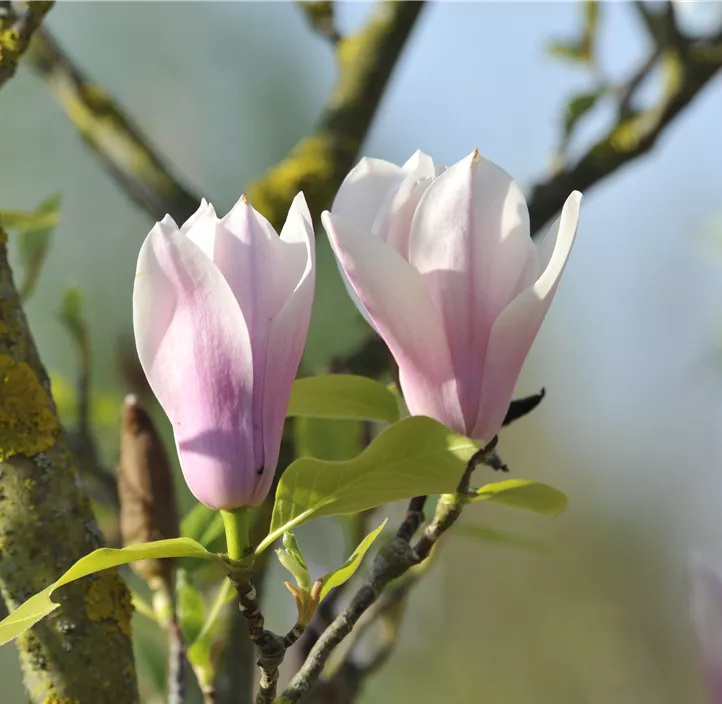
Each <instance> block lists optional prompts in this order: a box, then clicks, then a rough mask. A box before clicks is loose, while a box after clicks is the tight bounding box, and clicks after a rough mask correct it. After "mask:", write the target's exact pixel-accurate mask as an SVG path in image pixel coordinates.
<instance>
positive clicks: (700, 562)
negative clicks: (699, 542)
mask: <svg viewBox="0 0 722 704" xmlns="http://www.w3.org/2000/svg"><path fill="white" fill-rule="evenodd" d="M691 586H692V621H693V623H694V627H695V630H696V631H697V638H698V640H699V646H700V654H701V657H702V666H703V668H704V672H705V674H706V676H707V688H708V692H709V697H710V698H709V701H710V704H722V572H720V571H719V570H718V569H716V568H715V567H713V566H712V565H711V564H710V563H709V562H708V561H707V560H706V559H705V558H703V557H702V556H701V555H699V554H695V555H694V556H693V559H692V563H691Z"/></svg>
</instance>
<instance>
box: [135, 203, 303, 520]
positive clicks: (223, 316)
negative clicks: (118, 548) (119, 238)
mask: <svg viewBox="0 0 722 704" xmlns="http://www.w3.org/2000/svg"><path fill="white" fill-rule="evenodd" d="M314 283H315V251H314V239H313V228H312V225H311V218H310V215H309V212H308V207H307V206H306V201H305V199H304V197H303V194H301V193H299V194H298V195H297V196H296V199H295V200H294V201H293V205H292V206H291V209H290V211H289V213H288V219H287V220H286V224H285V225H284V227H283V230H282V231H281V236H280V237H279V236H278V235H277V234H276V232H275V231H274V229H273V227H272V226H271V224H270V223H269V222H268V221H267V220H266V219H265V218H264V217H263V216H262V215H261V214H260V213H258V212H256V211H255V210H254V209H253V208H252V207H251V206H250V205H249V203H248V200H247V199H246V197H245V196H242V197H241V199H240V200H239V201H238V203H236V205H235V206H234V208H233V209H232V210H231V211H230V213H228V215H226V217H225V218H223V219H221V220H219V219H218V218H217V217H216V213H215V210H214V209H213V206H212V205H210V204H209V203H206V201H205V200H204V201H203V202H202V203H201V206H200V207H199V208H198V210H197V211H196V213H195V214H194V215H193V216H191V218H190V219H189V220H188V221H187V222H186V223H185V224H184V225H183V226H182V227H181V228H180V229H179V228H178V226H177V225H176V224H175V222H173V220H172V219H171V218H170V217H169V216H166V217H165V218H164V219H163V220H162V221H161V222H159V223H157V224H156V225H155V227H154V228H153V229H152V230H151V232H150V234H149V235H148V237H147V238H146V240H145V242H144V243H143V246H142V247H141V250H140V254H139V255H138V267H137V271H136V277H135V286H134V289H133V326H134V329H135V340H136V345H137V348H138V356H139V358H140V363H141V365H142V366H143V370H144V371H145V374H146V376H147V377H148V382H149V383H150V387H151V389H152V390H153V393H154V394H155V395H156V397H157V398H158V401H159V403H160V405H161V406H162V407H163V410H164V411H165V412H166V414H167V415H168V418H169V419H170V421H171V424H172V425H173V433H174V435H175V441H176V445H177V448H178V454H179V457H180V463H181V468H182V469H183V474H184V476H185V479H186V482H187V483H188V486H189V487H190V490H191V491H192V492H193V494H194V495H195V496H196V498H197V499H198V500H199V501H202V502H203V503H204V504H206V505H207V506H209V507H211V508H214V509H232V508H239V507H242V506H247V505H251V506H253V505H256V504H258V503H260V502H261V501H263V499H264V498H265V496H266V494H267V493H268V490H269V488H270V486H271V481H272V479H273V474H274V472H275V469H276V464H277V462H278V453H279V448H280V444H281V433H282V431H283V423H284V419H285V415H286V408H287V406H288V399H289V395H290V392H291V386H292V385H293V380H294V377H295V375H296V372H297V370H298V365H299V362H300V360H301V354H302V352H303V347H304V344H305V341H306V333H307V332H308V324H309V320H310V316H311V305H312V302H313V291H314Z"/></svg>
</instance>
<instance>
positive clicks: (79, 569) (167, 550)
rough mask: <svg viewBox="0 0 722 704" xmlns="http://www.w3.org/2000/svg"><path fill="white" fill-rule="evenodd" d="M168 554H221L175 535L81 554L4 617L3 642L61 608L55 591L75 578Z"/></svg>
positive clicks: (0, 634) (208, 556)
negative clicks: (68, 567) (45, 585)
mask: <svg viewBox="0 0 722 704" xmlns="http://www.w3.org/2000/svg"><path fill="white" fill-rule="evenodd" d="M164 557H196V558H202V559H204V560H218V561H220V558H219V557H218V555H214V554H213V553H211V552H208V551H207V550H206V549H205V548H204V547H203V546H202V545H200V544H198V543H197V542H196V541H195V540H190V539H189V538H172V539H170V540H157V541H155V542H153V543H142V544H140V545H130V546H128V547H127V548H121V549H118V550H114V549H111V548H100V549H99V550H94V551H93V552H91V553H90V555H86V556H85V557H82V558H80V560H78V561H77V562H76V563H75V564H74V565H73V566H72V567H71V568H70V569H69V570H68V571H67V572H66V573H65V574H64V575H63V576H62V577H60V579H58V581H57V582H55V583H53V584H51V585H50V586H49V587H46V588H45V589H43V591H41V592H39V593H37V594H35V596H31V597H30V598H29V599H28V600H27V601H26V602H25V603H23V604H21V605H20V606H19V607H18V608H17V609H15V611H13V612H12V613H11V614H10V615H9V616H8V617H7V618H5V619H3V620H2V621H0V645H3V644H5V643H7V642H8V641H10V640H12V639H13V638H16V637H17V636H19V635H20V634H21V633H23V631H26V630H27V629H28V628H30V627H31V626H33V625H35V624H36V623H37V622H38V621H40V619H42V618H44V617H45V616H47V615H48V614H49V613H51V612H52V611H54V610H55V609H57V608H58V606H59V604H55V603H53V602H52V601H51V599H50V597H51V596H52V594H53V592H54V591H55V590H56V589H57V588H58V587H61V586H63V585H64V584H68V583H69V582H74V581H75V580H76V579H80V578H81V577H87V576H88V575H89V574H92V573H93V572H99V571H100V570H106V569H108V568H109V567H117V566H118V565H125V564H127V563H129V562H135V561H136V560H148V559H153V558H164Z"/></svg>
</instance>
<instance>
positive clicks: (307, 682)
mask: <svg viewBox="0 0 722 704" xmlns="http://www.w3.org/2000/svg"><path fill="white" fill-rule="evenodd" d="M495 449H496V438H495V439H494V440H493V441H492V442H490V443H489V444H488V445H487V446H486V447H484V448H482V449H481V450H479V452H477V453H476V454H475V455H474V456H473V457H472V458H471V459H470V460H469V462H468V464H467V466H466V469H465V470H464V474H463V475H462V477H461V479H460V480H459V484H458V486H457V489H456V493H455V494H450V495H444V496H442V497H441V498H440V499H439V502H438V504H437V507H436V513H435V515H434V518H433V520H432V521H431V522H430V523H429V524H428V525H427V526H426V528H425V529H424V531H423V532H422V534H421V537H420V538H419V540H418V541H417V542H416V544H415V545H414V546H413V547H412V546H411V545H410V539H411V536H412V535H413V532H412V531H411V530H410V527H411V526H412V525H413V524H414V523H415V522H416V521H417V520H418V515H419V513H418V510H416V509H417V507H418V503H419V501H418V500H417V499H413V500H412V503H413V504H414V506H413V507H412V510H409V511H407V514H406V517H405V519H404V521H403V522H402V524H401V526H400V527H399V529H398V531H397V533H396V536H395V538H393V539H392V540H391V541H389V542H388V543H387V544H386V545H385V546H384V547H383V548H382V549H381V550H380V551H379V553H378V554H377V555H376V558H375V559H374V561H373V564H372V566H371V574H370V576H369V579H368V581H367V582H366V583H365V584H364V585H363V586H362V587H361V588H360V589H359V590H358V591H357V592H356V594H355V595H354V596H353V598H352V599H351V602H350V604H349V605H348V606H347V607H346V608H345V609H344V610H343V611H342V612H341V613H340V614H339V615H338V616H337V617H336V619H335V620H334V622H333V623H332V624H331V625H330V626H329V628H327V629H326V631H325V632H324V633H323V634H322V635H321V637H320V638H319V639H318V642H317V643H316V644H315V645H314V647H313V648H312V650H311V652H310V654H309V656H308V658H307V659H306V662H305V663H304V664H303V666H302V667H301V669H300V670H299V671H298V672H297V673H296V675H295V676H294V677H293V679H292V680H291V682H290V683H289V685H288V686H287V687H286V689H285V690H284V691H283V693H282V694H281V701H282V702H284V704H286V703H287V702H298V701H300V700H301V699H302V698H303V697H304V696H305V695H306V694H307V693H308V692H309V691H310V689H311V688H312V687H313V685H314V684H315V683H316V681H317V680H318V678H319V676H320V675H321V673H322V671H323V668H324V666H325V664H326V662H327V660H328V658H329V656H330V655H331V653H332V652H333V651H334V649H335V648H336V647H337V646H338V645H339V644H340V643H341V642H342V641H343V640H344V638H346V636H348V635H349V633H351V630H352V629H353V627H354V626H355V625H356V623H357V622H358V621H359V619H360V618H361V617H362V616H363V614H364V613H365V612H366V611H367V610H368V609H369V608H370V607H371V606H372V605H373V604H374V602H376V600H377V599H378V598H379V596H380V595H381V593H382V592H383V590H384V589H385V588H386V586H387V585H388V584H389V583H390V582H391V581H393V580H394V579H397V578H398V577H401V576H402V575H404V574H405V573H406V572H407V571H408V570H409V569H410V568H411V567H413V566H414V565H418V564H420V563H421V562H423V561H424V560H425V559H426V558H428V556H429V554H430V553H431V550H432V548H433V547H434V545H436V543H437V542H438V540H439V538H440V537H441V536H442V535H443V534H444V533H445V532H446V531H447V530H448V529H449V528H451V526H452V525H453V524H454V523H455V522H456V521H457V519H458V518H459V516H460V515H461V512H462V510H463V507H464V505H465V504H466V502H467V501H468V493H469V486H470V482H471V475H472V473H473V472H474V469H475V468H476V467H477V466H478V465H479V464H482V463H484V464H485V463H488V462H489V460H490V458H491V456H492V454H493V453H494V451H495Z"/></svg>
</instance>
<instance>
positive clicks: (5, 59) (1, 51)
mask: <svg viewBox="0 0 722 704" xmlns="http://www.w3.org/2000/svg"><path fill="white" fill-rule="evenodd" d="M53 4H54V3H53V2H29V3H28V4H27V5H26V8H25V10H24V11H23V12H22V13H18V12H17V11H16V10H15V9H14V8H13V4H12V3H10V2H4V3H2V5H1V6H0V88H2V86H3V84H4V83H5V82H6V81H8V80H9V79H10V78H12V77H13V76H14V75H15V71H17V68H18V61H19V60H20V57H21V56H22V55H23V54H24V53H25V51H26V50H27V48H28V45H29V44H30V39H31V38H32V36H33V34H34V33H35V32H36V31H37V30H38V28H39V27H40V23H41V22H42V21H43V19H44V18H45V15H46V14H47V13H48V12H49V11H50V9H51V8H52V6H53Z"/></svg>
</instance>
